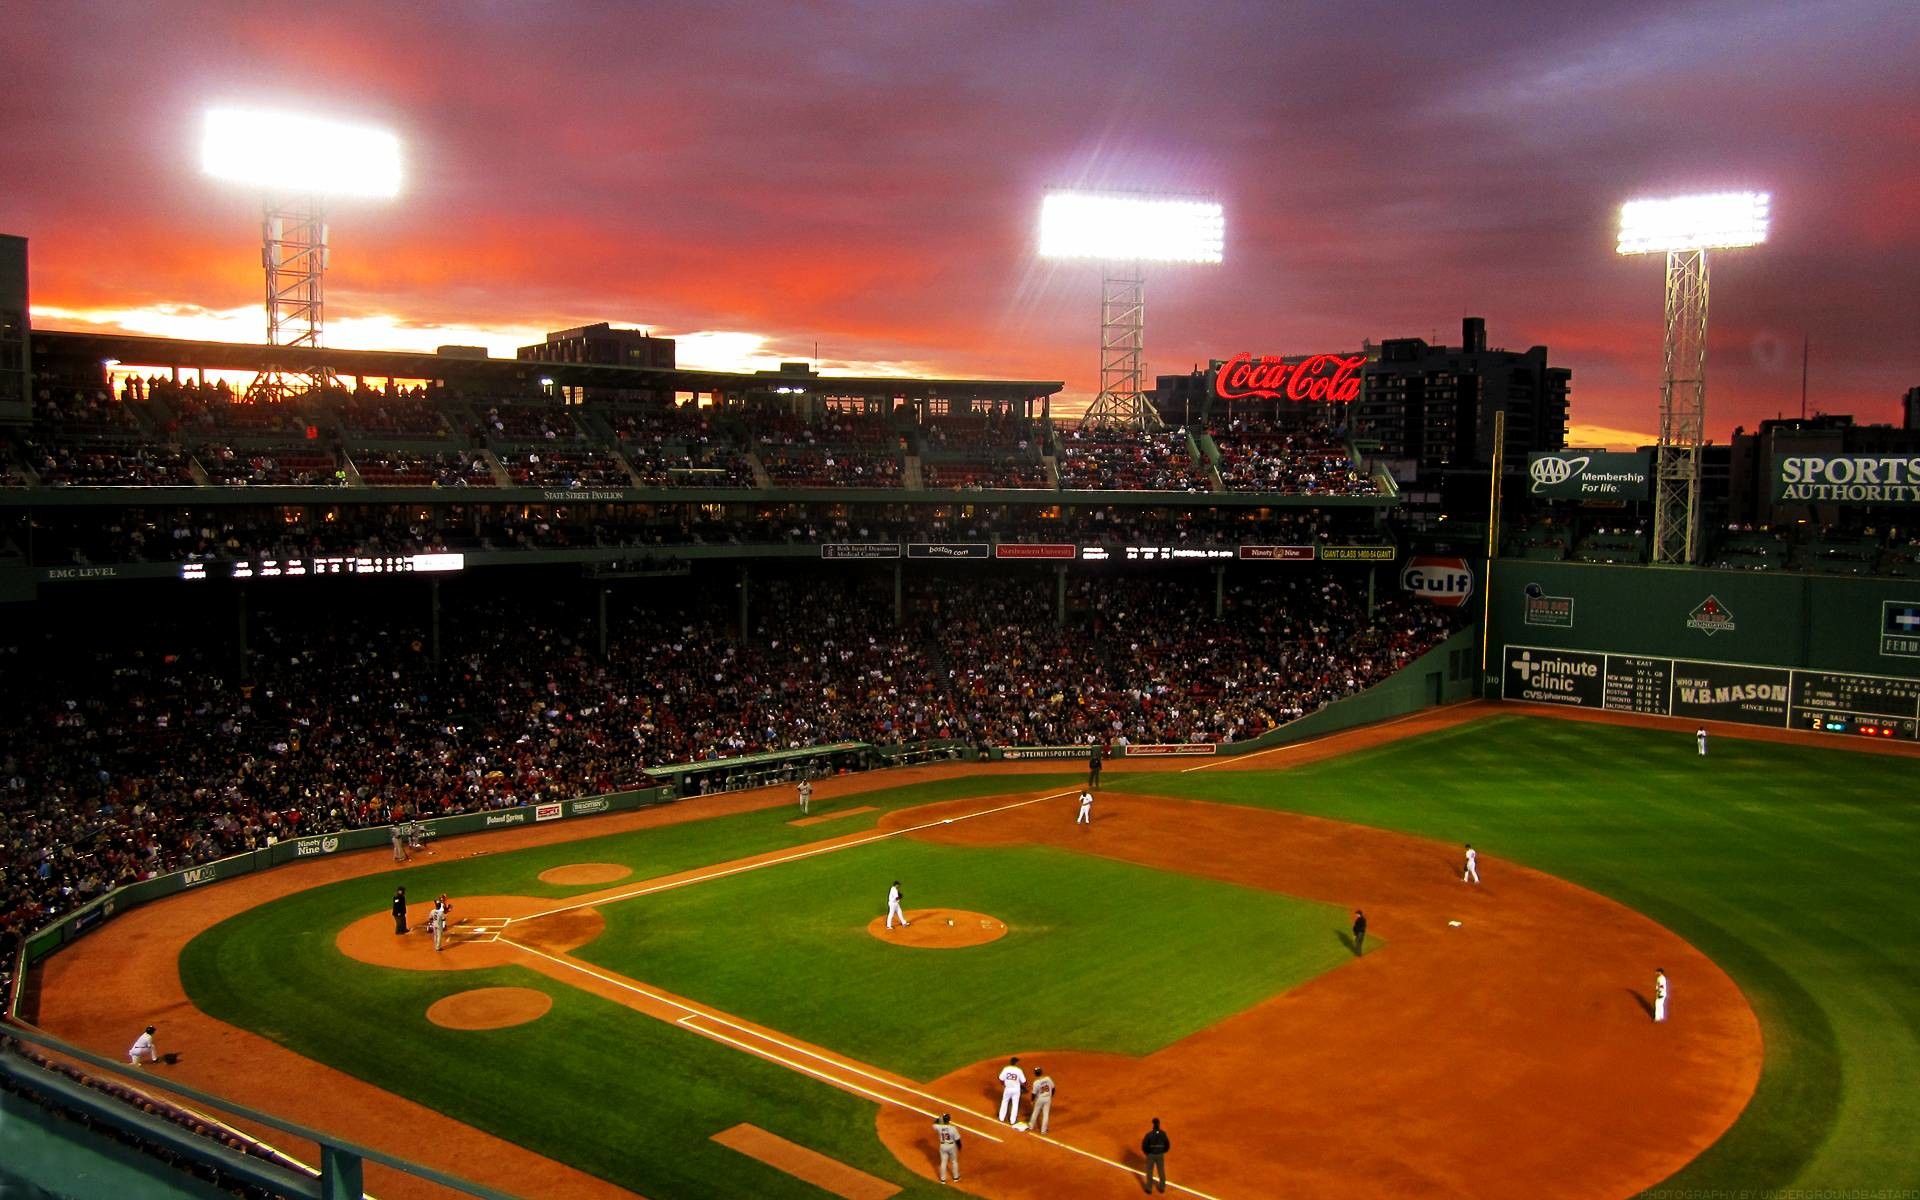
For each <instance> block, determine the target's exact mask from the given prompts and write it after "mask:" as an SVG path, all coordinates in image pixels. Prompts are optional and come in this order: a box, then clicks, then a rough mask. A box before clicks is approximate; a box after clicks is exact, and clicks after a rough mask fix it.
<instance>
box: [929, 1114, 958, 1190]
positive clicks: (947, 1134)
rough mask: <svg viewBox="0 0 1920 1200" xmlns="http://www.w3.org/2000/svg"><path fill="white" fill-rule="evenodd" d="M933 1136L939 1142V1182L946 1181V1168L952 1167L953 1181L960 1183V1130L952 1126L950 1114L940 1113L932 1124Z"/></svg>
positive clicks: (951, 1115)
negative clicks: (938, 1117)
mask: <svg viewBox="0 0 1920 1200" xmlns="http://www.w3.org/2000/svg"><path fill="white" fill-rule="evenodd" d="M933 1136H934V1137H935V1138H937V1139H939V1142H940V1182H941V1183H945V1182H946V1181H947V1167H948V1166H949V1165H951V1166H952V1167H953V1181H954V1182H955V1183H959V1182H960V1130H959V1129H957V1128H955V1126H954V1124H953V1114H952V1113H941V1114H940V1119H939V1120H937V1121H935V1122H934V1123H933Z"/></svg>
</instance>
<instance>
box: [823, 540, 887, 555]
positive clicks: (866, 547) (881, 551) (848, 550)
mask: <svg viewBox="0 0 1920 1200" xmlns="http://www.w3.org/2000/svg"><path fill="white" fill-rule="evenodd" d="M820 557H821V558H899V557H900V543H899V542H827V543H826V544H824V545H822V546H821V547H820Z"/></svg>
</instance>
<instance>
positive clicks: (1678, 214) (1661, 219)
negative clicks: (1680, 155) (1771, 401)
mask: <svg viewBox="0 0 1920 1200" xmlns="http://www.w3.org/2000/svg"><path fill="white" fill-rule="evenodd" d="M1770 204H1771V197H1770V196H1769V195H1768V194H1767V193H1765V192H1722V193H1716V194H1713V195H1705V196H1678V197H1674V198H1672V199H1667V200H1635V201H1633V202H1631V203H1629V204H1625V205H1622V206H1621V208H1620V241H1619V245H1618V246H1617V247H1616V249H1617V250H1618V251H1619V253H1621V254H1659V253H1662V252H1664V253H1665V254H1666V256H1667V293H1666V294H1667V305H1666V307H1667V333H1666V354H1665V373H1664V376H1663V378H1662V381H1661V385H1660V442H1659V445H1658V446H1657V447H1656V448H1655V450H1654V470H1653V475H1654V503H1653V561H1654V562H1656V563H1691V562H1694V561H1696V560H1697V559H1698V557H1699V553H1700V448H1701V445H1702V444H1703V442H1704V441H1705V436H1706V419H1707V251H1708V250H1718V249H1732V248H1735V247H1739V246H1757V245H1759V244H1760V243H1762V242H1764V241H1766V240H1767V222H1768V219H1769V212H1768V210H1769V206H1770Z"/></svg>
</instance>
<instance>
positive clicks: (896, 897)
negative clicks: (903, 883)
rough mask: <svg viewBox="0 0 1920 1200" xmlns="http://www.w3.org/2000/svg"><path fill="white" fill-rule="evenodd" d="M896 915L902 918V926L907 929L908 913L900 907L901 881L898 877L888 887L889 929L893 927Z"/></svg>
mask: <svg viewBox="0 0 1920 1200" xmlns="http://www.w3.org/2000/svg"><path fill="white" fill-rule="evenodd" d="M895 917H898V918H899V919H900V928H902V929H905V928H906V927H907V923H908V922H907V914H906V913H904V912H902V911H901V909H900V881H899V880H898V879H896V880H894V881H893V886H892V887H890V888H888V889H887V928H888V929H892V928H893V921H894V918H895Z"/></svg>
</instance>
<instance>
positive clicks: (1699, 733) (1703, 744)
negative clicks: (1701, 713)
mask: <svg viewBox="0 0 1920 1200" xmlns="http://www.w3.org/2000/svg"><path fill="white" fill-rule="evenodd" d="M1693 740H1694V741H1696V742H1699V743H1700V757H1702V758H1705V757H1706V756H1707V727H1706V726H1705V725H1702V726H1701V727H1700V728H1698V729H1696V730H1694V731H1693Z"/></svg>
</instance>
